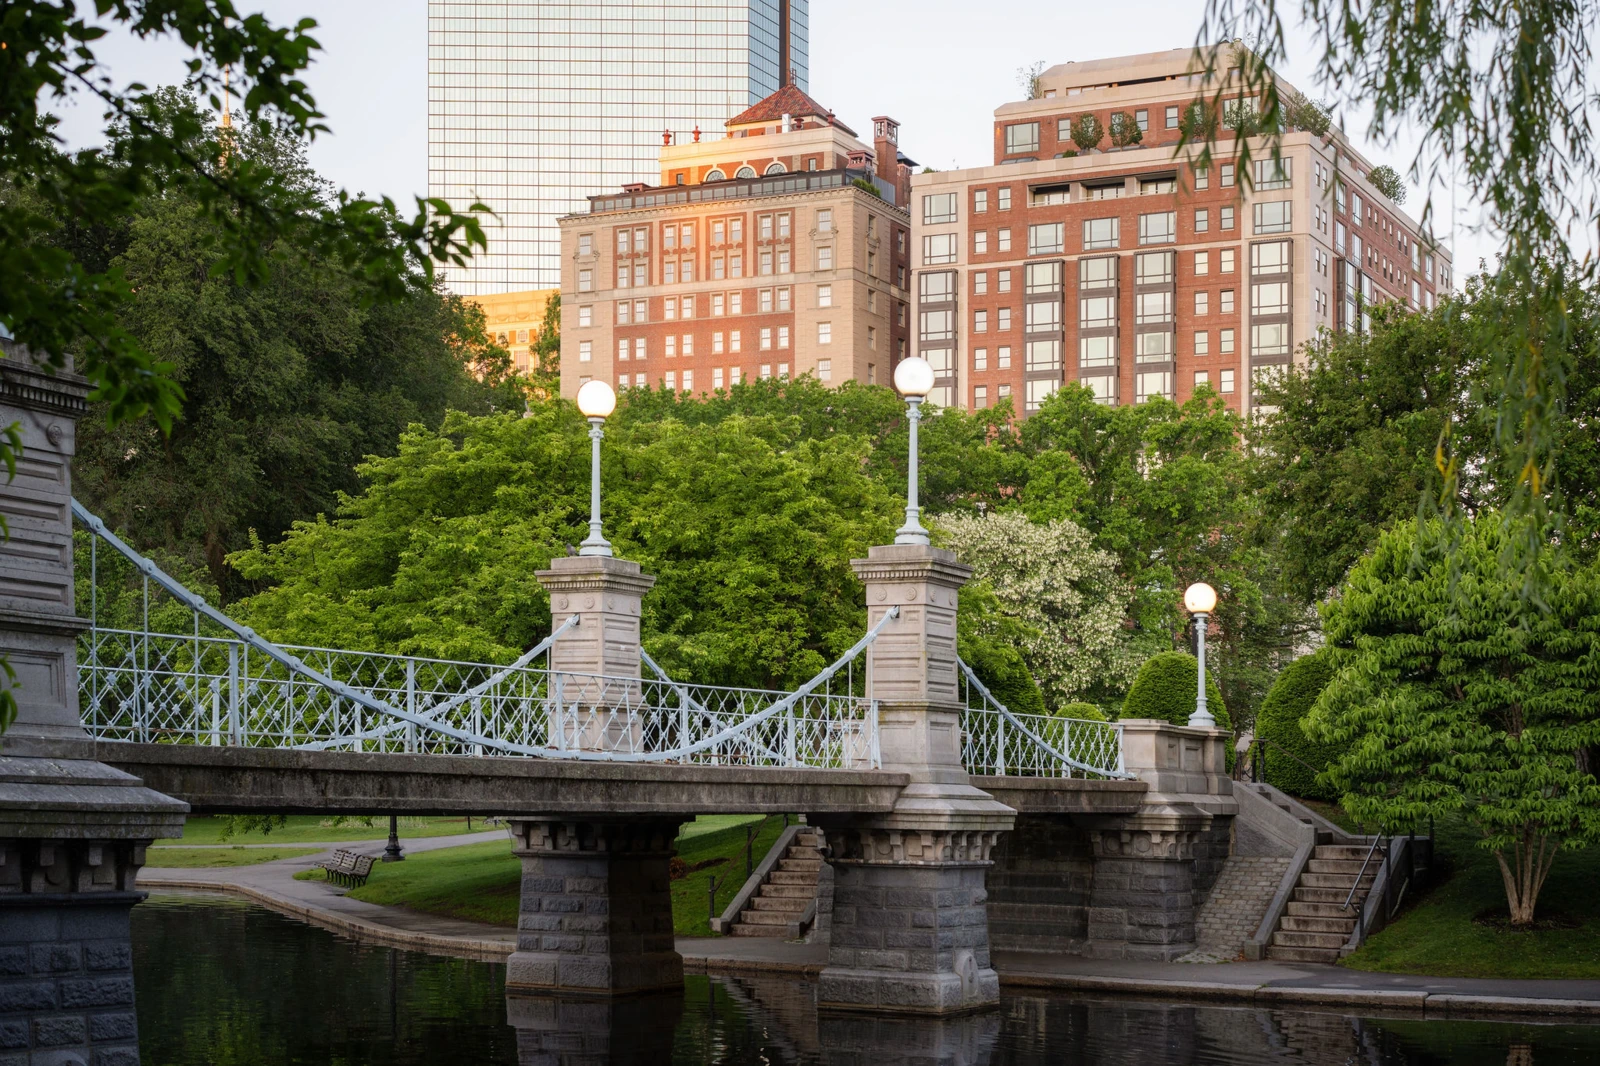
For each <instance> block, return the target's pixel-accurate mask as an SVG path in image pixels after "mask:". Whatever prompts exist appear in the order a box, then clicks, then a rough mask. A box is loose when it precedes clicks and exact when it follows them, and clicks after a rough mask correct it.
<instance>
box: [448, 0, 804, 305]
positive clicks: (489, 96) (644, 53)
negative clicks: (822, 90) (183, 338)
mask: <svg viewBox="0 0 1600 1066" xmlns="http://www.w3.org/2000/svg"><path fill="white" fill-rule="evenodd" d="M809 14H810V12H809V0H585V2H570V3H562V2H559V0H500V2H489V0H429V2H428V194H429V195H430V196H437V197H443V198H444V199H446V200H448V201H450V203H451V204H452V205H453V206H456V207H458V208H462V207H465V206H467V205H468V204H471V203H472V202H473V201H475V200H477V201H481V202H483V203H485V204H487V205H488V206H489V207H491V208H493V209H494V211H495V212H496V213H497V214H498V216H499V217H498V218H497V219H486V220H485V230H486V232H487V234H488V237H489V249H488V251H487V252H482V253H480V254H479V255H477V256H475V257H474V258H473V259H472V261H471V265H469V266H467V267H465V268H459V267H458V268H452V269H450V270H449V271H448V272H447V274H446V282H447V284H448V285H449V286H450V288H451V289H452V290H453V291H455V292H458V293H461V294H463V295H479V294H485V293H495V292H507V291H515V290H521V289H538V288H549V287H554V286H556V285H558V284H560V244H561V235H560V233H559V232H558V231H557V229H556V224H555V220H556V219H557V218H558V217H559V216H561V215H564V214H567V213H569V212H571V211H575V210H579V209H583V208H586V207H587V200H586V199H585V198H586V197H588V196H590V195H593V194H596V193H601V192H615V191H616V190H617V189H618V188H619V187H621V186H622V185H624V184H626V183H629V182H635V181H646V182H649V183H651V184H655V183H656V181H657V180H659V170H658V169H657V153H658V152H659V151H660V149H661V142H662V132H663V131H664V130H670V131H672V132H673V133H674V134H675V135H677V136H679V137H681V138H683V139H687V137H688V134H689V132H690V131H691V130H693V129H694V128H695V127H696V126H698V127H700V128H701V129H702V130H703V131H704V133H705V136H707V137H713V136H720V135H721V132H722V127H723V123H724V122H726V121H727V120H728V119H729V118H731V117H732V116H733V115H735V114H737V113H738V112H740V111H742V110H744V109H745V108H746V107H748V106H750V105H751V104H753V103H755V102H756V101H758V100H760V99H762V98H763V97H766V96H768V95H770V94H771V93H773V92H776V91H777V90H778V89H779V88H780V87H781V86H782V85H783V82H784V67H785V65H787V66H788V67H789V68H790V69H791V70H793V72H794V80H795V83H796V84H797V85H798V86H799V87H800V88H801V89H805V88H806V87H807V82H808V77H807V68H808V55H807V30H808V24H809ZM785 23H787V26H785ZM785 31H787V32H785Z"/></svg>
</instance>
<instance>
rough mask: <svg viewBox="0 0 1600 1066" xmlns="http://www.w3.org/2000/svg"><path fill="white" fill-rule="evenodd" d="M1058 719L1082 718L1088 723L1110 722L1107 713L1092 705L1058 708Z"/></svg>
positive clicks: (1070, 704)
mask: <svg viewBox="0 0 1600 1066" xmlns="http://www.w3.org/2000/svg"><path fill="white" fill-rule="evenodd" d="M1055 716H1056V717H1057V718H1081V719H1083V720H1084V721H1088V722H1109V721H1110V719H1109V718H1107V717H1106V712H1104V711H1102V710H1101V709H1100V708H1098V707H1096V706H1095V705H1094V704H1092V703H1068V704H1065V705H1063V706H1060V707H1057V708H1056V715H1055Z"/></svg>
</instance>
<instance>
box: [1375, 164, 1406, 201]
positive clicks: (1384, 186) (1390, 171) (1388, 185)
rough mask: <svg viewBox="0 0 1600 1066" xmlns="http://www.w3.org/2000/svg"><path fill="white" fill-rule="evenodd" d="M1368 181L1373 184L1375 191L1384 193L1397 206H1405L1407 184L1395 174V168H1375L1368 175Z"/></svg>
mask: <svg viewBox="0 0 1600 1066" xmlns="http://www.w3.org/2000/svg"><path fill="white" fill-rule="evenodd" d="M1367 180H1368V181H1370V182H1372V187H1373V188H1374V189H1377V190H1378V191H1379V192H1381V193H1383V195H1385V196H1387V197H1388V198H1389V199H1391V200H1393V201H1394V202H1395V203H1396V204H1403V203H1405V202H1406V186H1405V182H1403V181H1401V180H1400V175H1399V174H1398V173H1396V172H1395V169H1394V167H1390V166H1382V167H1373V168H1372V170H1371V171H1369V172H1368V173H1367Z"/></svg>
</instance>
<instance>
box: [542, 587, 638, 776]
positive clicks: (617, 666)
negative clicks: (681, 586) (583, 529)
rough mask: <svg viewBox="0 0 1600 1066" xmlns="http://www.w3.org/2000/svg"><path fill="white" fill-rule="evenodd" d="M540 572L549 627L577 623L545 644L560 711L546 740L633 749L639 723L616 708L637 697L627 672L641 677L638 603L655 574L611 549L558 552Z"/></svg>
mask: <svg viewBox="0 0 1600 1066" xmlns="http://www.w3.org/2000/svg"><path fill="white" fill-rule="evenodd" d="M537 576H538V578H539V583H540V584H541V585H543V586H544V587H545V589H546V590H547V591H548V592H549V593H550V617H551V619H552V624H553V625H554V626H559V625H561V624H562V623H563V622H565V621H566V620H567V619H568V618H571V617H572V616H573V615H577V616H578V625H577V627H576V628H575V629H569V630H568V631H567V632H566V633H563V634H562V635H561V637H560V638H559V639H558V640H557V641H556V642H555V644H554V645H552V646H551V648H550V674H551V677H550V686H551V692H550V694H551V697H552V701H553V704H554V706H556V707H558V708H559V710H558V711H557V713H555V714H553V715H552V716H551V719H550V722H549V736H548V737H547V739H546V743H548V744H549V745H550V746H551V747H553V748H561V749H564V750H573V749H577V750H580V751H583V750H588V751H635V750H638V749H639V748H641V747H642V746H643V738H642V735H641V726H640V723H639V722H637V721H634V720H632V719H630V718H629V717H628V716H627V715H626V714H623V715H621V716H619V715H617V714H616V713H615V712H614V708H616V707H617V706H619V705H620V706H628V705H630V704H633V703H636V702H637V699H638V694H639V687H638V686H637V685H630V684H628V679H636V678H638V677H639V612H640V604H641V602H642V601H643V599H644V594H645V593H646V592H649V591H650V588H651V586H653V585H654V584H655V583H656V579H655V576H654V575H653V574H646V573H643V572H641V571H640V568H639V564H638V563H635V562H630V561H629V560H627V559H617V558H614V557H612V556H609V555H570V556H560V557H557V558H555V559H552V560H551V561H550V569H548V570H540V571H539V572H538V574H537ZM596 677H604V678H608V679H611V680H607V681H597V680H594V678H596Z"/></svg>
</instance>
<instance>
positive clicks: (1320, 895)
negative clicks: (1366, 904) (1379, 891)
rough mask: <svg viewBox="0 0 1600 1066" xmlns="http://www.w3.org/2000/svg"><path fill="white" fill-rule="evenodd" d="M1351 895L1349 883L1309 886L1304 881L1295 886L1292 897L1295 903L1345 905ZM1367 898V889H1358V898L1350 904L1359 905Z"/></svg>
mask: <svg viewBox="0 0 1600 1066" xmlns="http://www.w3.org/2000/svg"><path fill="white" fill-rule="evenodd" d="M1349 895H1350V886H1349V885H1345V886H1344V887H1343V888H1307V887H1306V886H1305V885H1304V884H1303V883H1302V884H1300V885H1296V886H1295V890H1294V895H1293V896H1292V897H1290V898H1291V899H1292V900H1293V901H1294V902H1295V903H1333V904H1338V905H1340V906H1343V905H1344V901H1345V897H1347V896H1349ZM1366 898H1367V893H1366V892H1365V890H1361V891H1357V892H1356V898H1355V899H1353V900H1351V901H1350V906H1352V907H1358V906H1360V905H1361V903H1362V901H1364V900H1365V899H1366Z"/></svg>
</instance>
